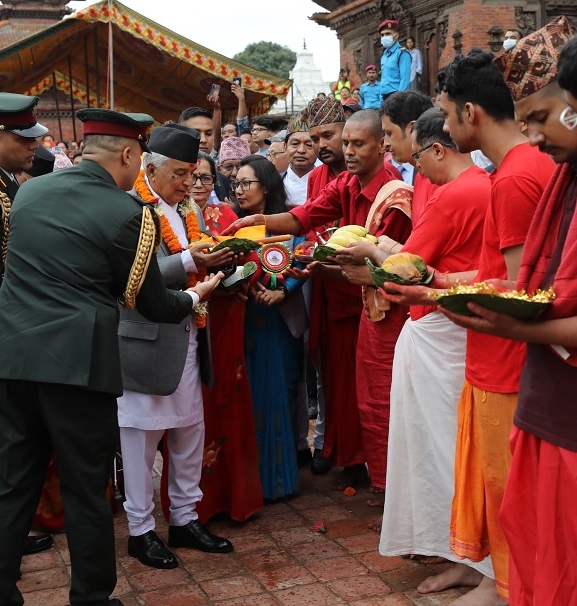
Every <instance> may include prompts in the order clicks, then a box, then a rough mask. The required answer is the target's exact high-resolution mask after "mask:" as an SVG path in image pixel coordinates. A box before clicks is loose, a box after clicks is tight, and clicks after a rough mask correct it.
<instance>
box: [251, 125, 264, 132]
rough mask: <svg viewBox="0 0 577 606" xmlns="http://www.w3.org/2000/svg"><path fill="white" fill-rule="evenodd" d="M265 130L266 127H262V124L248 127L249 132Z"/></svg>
mask: <svg viewBox="0 0 577 606" xmlns="http://www.w3.org/2000/svg"><path fill="white" fill-rule="evenodd" d="M265 130H268V128H264V127H263V126H253V127H252V128H251V129H250V132H251V133H262V132H263V131H265Z"/></svg>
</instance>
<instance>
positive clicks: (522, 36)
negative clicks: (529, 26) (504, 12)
mask: <svg viewBox="0 0 577 606" xmlns="http://www.w3.org/2000/svg"><path fill="white" fill-rule="evenodd" d="M507 32H517V33H518V34H519V36H521V38H524V37H525V34H524V33H523V32H522V31H521V30H520V29H517V28H516V27H508V28H507V29H506V30H505V33H507Z"/></svg>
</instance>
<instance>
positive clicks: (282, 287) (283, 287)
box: [277, 284, 288, 297]
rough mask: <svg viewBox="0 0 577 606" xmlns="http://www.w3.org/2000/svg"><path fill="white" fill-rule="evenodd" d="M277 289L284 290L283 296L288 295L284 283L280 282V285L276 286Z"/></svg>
mask: <svg viewBox="0 0 577 606" xmlns="http://www.w3.org/2000/svg"><path fill="white" fill-rule="evenodd" d="M277 290H281V291H282V292H284V296H285V297H288V288H287V287H286V286H285V285H284V284H281V285H280V286H279V287H278V288H277Z"/></svg>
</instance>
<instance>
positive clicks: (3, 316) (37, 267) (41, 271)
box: [0, 109, 222, 606]
mask: <svg viewBox="0 0 577 606" xmlns="http://www.w3.org/2000/svg"><path fill="white" fill-rule="evenodd" d="M77 116H78V118H79V119H80V120H81V121H82V122H83V123H84V124H83V131H84V132H83V134H84V141H85V148H84V156H83V160H82V162H81V163H80V164H79V165H78V166H76V167H73V168H69V169H67V170H63V171H59V172H56V173H51V174H49V175H45V176H42V177H37V178H35V179H31V180H30V181H27V182H26V183H24V185H22V186H21V188H20V190H19V191H18V194H17V195H16V198H15V200H14V203H13V205H12V210H11V213H10V242H9V250H8V254H7V257H6V270H5V274H4V282H3V284H2V288H0V418H1V419H2V422H1V423H0V461H2V462H3V464H2V465H0V486H1V487H2V488H1V490H0V604H2V606H19V605H21V604H23V599H22V595H21V593H20V591H19V590H18V588H17V586H16V581H17V579H18V575H19V566H20V559H21V554H22V546H23V545H24V541H25V539H26V535H27V534H28V529H29V528H30V524H31V522H32V519H33V517H34V514H35V512H36V506H37V504H38V499H39V496H40V491H41V489H42V485H43V482H44V478H45V475H46V469H47V465H48V461H49V459H50V455H51V453H52V450H53V451H54V454H55V458H56V464H57V466H58V471H59V474H60V480H61V484H60V488H61V494H62V498H63V501H64V506H65V509H66V533H67V538H68V546H69V550H70V560H71V567H72V580H71V588H70V604H71V606H84V605H86V606H88V605H89V604H90V606H104V605H109V604H116V605H119V604H121V602H120V601H119V600H109V596H110V594H111V593H112V591H113V590H114V586H115V584H116V562H115V549H114V527H113V523H112V512H111V507H110V502H109V500H108V498H107V496H106V487H107V484H108V481H109V478H110V473H111V469H112V460H113V457H114V454H115V452H116V449H117V447H118V422H117V405H116V397H117V396H118V395H120V394H121V393H122V379H121V372H120V360H119V352H118V340H117V334H116V333H117V323H118V307H117V300H118V299H123V300H124V301H125V304H126V305H128V306H133V305H135V306H136V307H137V308H138V309H139V310H140V312H141V313H142V314H143V315H144V316H145V317H147V318H149V319H151V320H156V321H163V322H175V323H176V322H180V320H182V319H183V318H184V317H186V316H188V315H189V314H190V313H191V310H192V308H193V306H194V305H196V304H197V303H198V301H199V299H200V298H202V297H203V296H205V295H206V294H208V292H210V290H211V289H212V288H214V287H215V286H216V284H217V283H218V281H219V280H220V277H221V276H222V274H218V275H217V276H216V277H214V278H213V279H212V280H210V281H207V282H204V283H203V284H201V285H197V286H195V287H194V289H189V290H188V291H184V292H177V291H168V290H166V288H165V287H164V284H163V281H162V277H161V274H160V270H159V267H158V263H157V260H156V256H155V255H154V244H155V227H154V219H153V216H152V211H151V210H150V208H149V207H148V206H147V205H143V203H141V202H139V201H138V200H137V199H136V198H133V197H132V196H130V195H129V194H127V193H125V190H129V189H130V188H131V187H132V184H133V183H134V181H135V180H136V177H137V175H138V172H139V170H140V154H141V153H142V151H147V150H148V148H147V147H146V130H147V128H148V127H149V126H150V125H152V123H153V119H152V118H151V117H150V116H148V115H146V114H120V113H118V112H114V111H111V110H102V109H84V110H80V111H78V112H77ZM31 157H32V155H31V156H30V162H31Z"/></svg>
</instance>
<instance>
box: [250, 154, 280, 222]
mask: <svg viewBox="0 0 577 606" xmlns="http://www.w3.org/2000/svg"><path fill="white" fill-rule="evenodd" d="M243 166H250V167H251V168H252V170H254V174H255V175H256V178H257V179H258V180H259V181H260V184H261V186H262V187H263V189H264V191H265V192H266V193H265V207H264V214H265V215H276V214H278V213H285V212H287V211H288V207H287V205H286V191H285V188H284V183H283V182H282V179H281V176H280V175H279V173H278V171H277V169H276V168H275V165H274V164H273V163H272V162H270V161H269V160H267V159H266V158H265V157H264V156H260V155H259V154H253V155H252V156H246V158H243V159H242V160H241V161H240V162H239V169H240V168H241V167H243ZM247 214H248V213H247V212H246V211H242V210H241V211H240V212H239V217H246V216H247Z"/></svg>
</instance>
